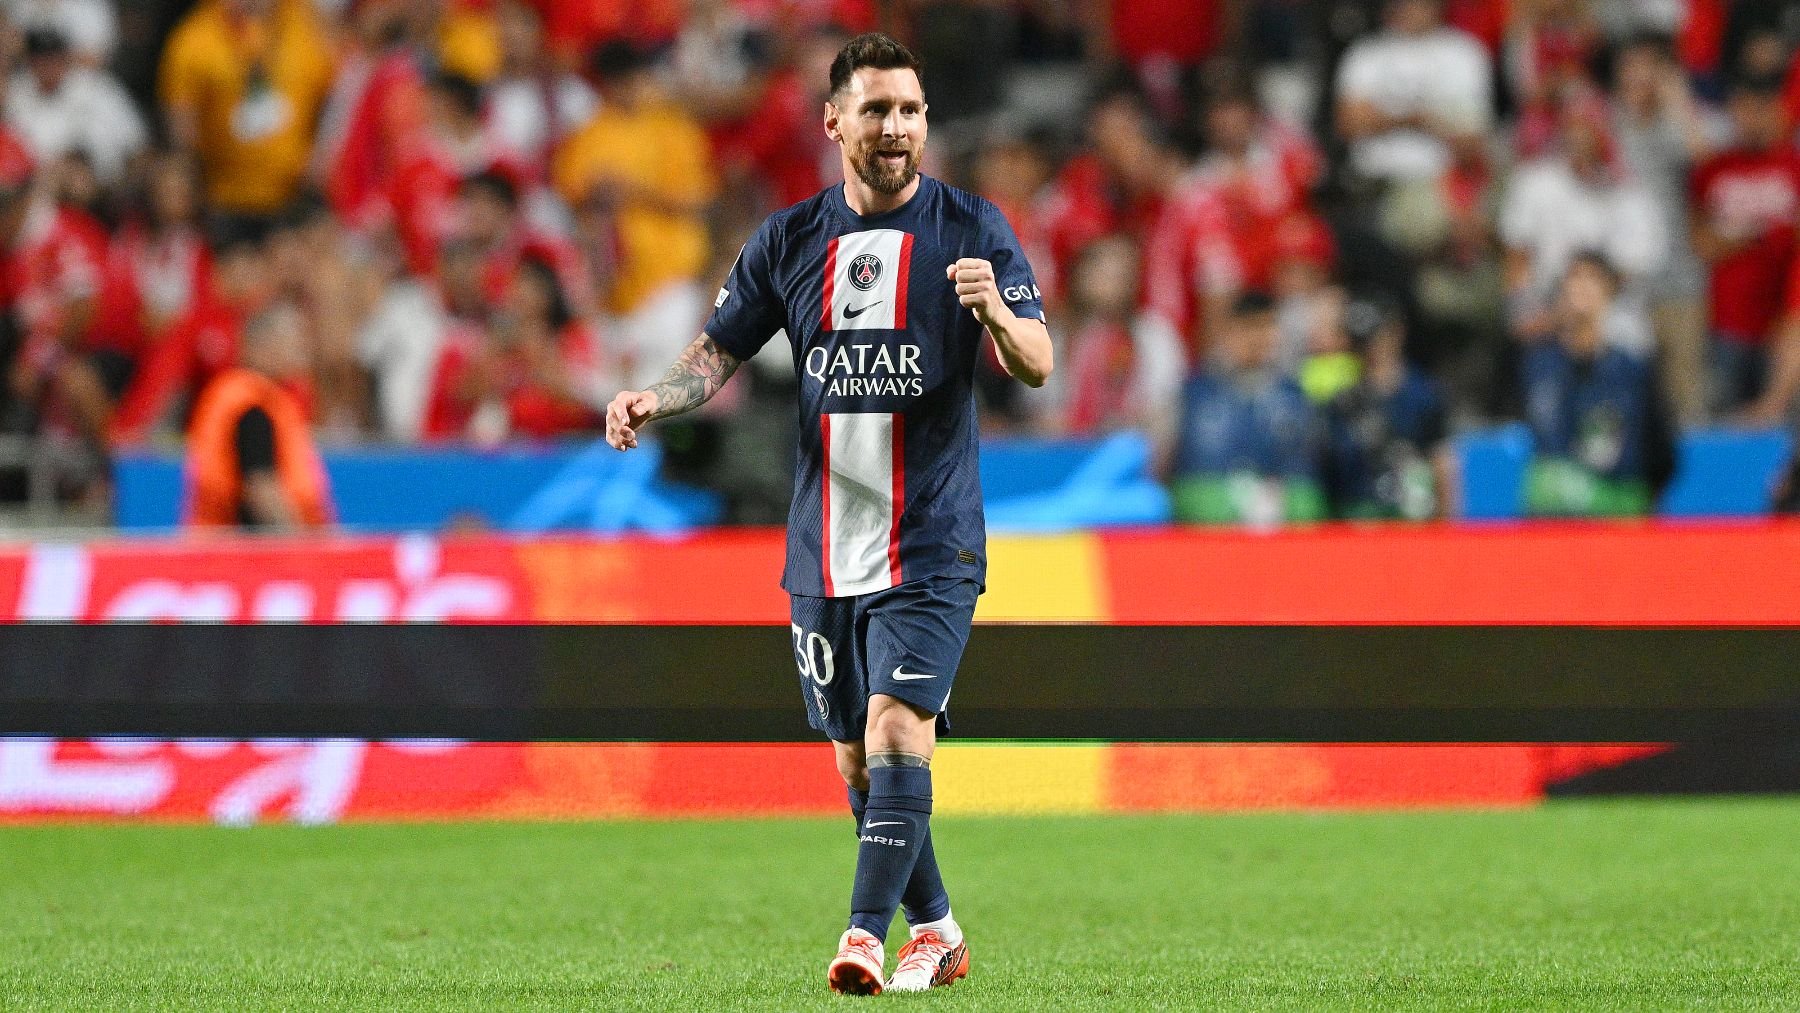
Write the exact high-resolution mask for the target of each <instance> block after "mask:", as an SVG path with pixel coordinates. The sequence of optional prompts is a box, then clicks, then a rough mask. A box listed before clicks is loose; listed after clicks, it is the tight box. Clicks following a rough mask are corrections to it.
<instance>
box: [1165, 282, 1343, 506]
mask: <svg viewBox="0 0 1800 1013" xmlns="http://www.w3.org/2000/svg"><path fill="white" fill-rule="evenodd" d="M1277 340H1278V335H1277V328H1276V320H1275V305H1274V303H1273V302H1272V301H1271V300H1270V299H1269V297H1268V296H1267V295H1266V294H1264V293H1261V292H1246V293H1244V294H1243V295H1240V296H1239V297H1238V299H1237V302H1236V303H1235V304H1233V306H1232V309H1231V312H1230V314H1229V316H1228V317H1227V318H1226V321H1225V323H1224V326H1223V327H1222V328H1221V331H1220V341H1219V355H1218V356H1217V358H1216V359H1215V360H1214V362H1213V364H1211V365H1209V367H1208V368H1206V369H1204V370H1202V371H1201V372H1200V373H1199V374H1197V375H1196V376H1195V377H1194V378H1193V379H1192V380H1190V381H1189V382H1188V384H1187V388H1186V390H1185V392H1184V404H1183V407H1182V415H1181V426H1180V429H1179V431H1178V432H1177V434H1176V447H1175V461H1174V476H1173V486H1172V490H1171V491H1172V493H1173V494H1174V500H1175V517H1176V518H1177V519H1178V520H1182V521H1187V522H1191V523H1200V524H1230V523H1243V524H1251V525H1256V526H1261V527H1268V526H1272V525H1277V524H1280V523H1283V522H1293V521H1310V520H1317V519H1319V518H1321V517H1323V516H1324V515H1325V502H1324V497H1323V494H1322V492H1321V490H1320V487H1319V481H1318V442H1319V432H1318V429H1319V422H1318V417H1317V413H1316V412H1315V410H1314V408H1313V406H1312V404H1311V403H1310V402H1309V401H1308V400H1307V398H1306V394H1305V393H1304V392H1303V391H1302V390H1301V388H1300V384H1299V382H1298V381H1296V380H1295V378H1294V377H1292V376H1290V375H1288V374H1285V373H1283V372H1281V371H1280V370H1279V369H1278V368H1277V367H1276V365H1275V351H1276V343H1277Z"/></svg>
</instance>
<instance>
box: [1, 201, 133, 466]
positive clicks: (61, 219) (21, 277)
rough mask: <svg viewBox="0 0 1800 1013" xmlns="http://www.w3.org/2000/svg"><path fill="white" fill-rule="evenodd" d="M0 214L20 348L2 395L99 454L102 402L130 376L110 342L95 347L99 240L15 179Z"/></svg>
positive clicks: (84, 221) (102, 251)
mask: <svg viewBox="0 0 1800 1013" xmlns="http://www.w3.org/2000/svg"><path fill="white" fill-rule="evenodd" d="M0 205H3V206H0V242H3V244H4V247H5V249H6V258H5V261H4V263H3V265H0V271H3V272H4V281H3V283H4V292H5V297H6V302H7V304H8V306H9V307H10V309H11V312H12V317H13V320H14V324H15V326H16V327H17V328H18V330H19V338H20V346H19V348H18V351H17V352H16V353H15V355H14V357H13V360H12V363H11V371H10V381H11V382H10V388H11V392H12V394H13V396H14V397H15V398H16V399H17V400H18V401H19V402H20V403H22V404H24V405H28V406H30V407H31V408H32V409H34V410H35V412H36V415H37V418H38V420H39V426H40V429H42V430H43V431H45V432H47V433H49V434H50V435H52V436H55V437H59V438H77V439H80V440H82V441H83V442H85V443H86V444H87V445H88V446H90V447H93V448H96V449H97V448H100V447H104V446H105V431H106V419H107V415H108V413H109V412H110V410H111V402H112V397H113V395H114V394H116V393H117V390H118V388H119V386H120V385H121V384H122V383H123V380H124V377H125V376H126V375H128V373H129V368H130V367H129V360H128V359H127V358H126V356H124V355H122V354H120V353H119V350H118V349H117V347H116V344H115V342H112V341H108V342H106V343H105V344H104V345H96V342H95V328H94V323H95V321H96V319H97V318H98V316H99V306H100V288H101V279H102V276H103V274H104V265H105V261H106V234H105V231H104V230H103V229H102V228H101V227H100V224H99V223H98V222H96V221H94V220H93V219H92V218H91V217H89V216H88V215H87V214H85V213H84V212H82V211H80V210H78V209H75V208H71V207H67V206H65V205H61V204H59V203H57V202H56V201H55V200H54V198H53V197H52V196H51V194H50V193H49V192H48V191H47V189H46V188H44V187H41V186H40V187H31V186H29V185H28V184H27V183H26V181H25V180H23V179H18V178H13V179H11V180H9V181H8V185H7V188H6V191H5V192H4V193H3V194H0Z"/></svg>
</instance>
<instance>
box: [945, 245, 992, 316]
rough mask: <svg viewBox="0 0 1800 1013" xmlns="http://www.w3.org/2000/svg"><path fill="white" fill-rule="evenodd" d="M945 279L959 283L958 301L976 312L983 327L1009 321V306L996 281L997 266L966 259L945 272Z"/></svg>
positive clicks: (969, 258)
mask: <svg viewBox="0 0 1800 1013" xmlns="http://www.w3.org/2000/svg"><path fill="white" fill-rule="evenodd" d="M944 277H945V278H947V279H949V280H950V281H953V282H955V283H956V299H957V301H958V302H960V303H962V304H963V305H964V306H967V307H968V308H969V309H971V310H973V311H974V312H975V319H977V320H979V321H981V324H982V326H983V327H991V326H993V325H994V324H996V323H997V322H999V321H1002V320H1004V319H1006V312H1005V311H1006V303H1005V302H1003V301H1002V300H1001V299H1000V286H999V285H998V284H997V283H996V282H995V281H994V265H993V264H991V263H989V262H988V261H985V260H981V259H979V258H976V257H964V258H962V259H961V260H959V261H957V262H956V263H954V264H951V265H950V266H949V267H946V268H945V269H944Z"/></svg>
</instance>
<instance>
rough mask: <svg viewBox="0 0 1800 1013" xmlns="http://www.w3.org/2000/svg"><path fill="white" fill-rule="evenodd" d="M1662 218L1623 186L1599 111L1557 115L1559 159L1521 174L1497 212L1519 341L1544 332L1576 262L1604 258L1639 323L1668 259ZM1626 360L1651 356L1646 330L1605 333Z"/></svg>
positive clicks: (1636, 186)
mask: <svg viewBox="0 0 1800 1013" xmlns="http://www.w3.org/2000/svg"><path fill="white" fill-rule="evenodd" d="M1665 220H1666V215H1665V213H1664V212H1663V210H1662V209H1661V208H1659V207H1657V205H1656V198H1655V197H1654V196H1653V195H1652V194H1651V192H1650V191H1649V190H1648V189H1647V188H1646V187H1645V186H1644V185H1643V184H1642V183H1640V182H1637V181H1635V180H1632V179H1630V178H1629V177H1627V176H1626V174H1625V172H1624V170H1623V167H1622V166H1621V165H1620V163H1619V158H1618V148H1617V145H1616V144H1615V143H1614V142H1613V139H1612V137H1611V134H1610V133H1609V131H1608V114H1607V109H1606V106H1605V104H1604V103H1603V102H1601V101H1599V100H1598V98H1597V97H1596V96H1594V95H1592V94H1589V93H1586V92H1581V93H1577V94H1575V95H1571V96H1570V97H1568V98H1566V99H1565V100H1564V101H1563V103H1562V107H1561V110H1560V112H1559V114H1558V144H1557V148H1556V153H1555V154H1553V155H1551V156H1549V157H1546V158H1542V159H1539V160H1538V161H1536V162H1533V163H1531V164H1529V165H1526V166H1524V167H1523V168H1521V169H1519V170H1518V172H1517V173H1516V174H1515V175H1514V177H1513V180H1512V184H1511V186H1510V187H1509V189H1508V192H1507V195H1506V201H1505V204H1504V205H1503V206H1502V207H1501V209H1500V222H1499V225H1500V238H1501V241H1502V242H1503V243H1504V244H1505V247H1506V287H1507V302H1508V307H1507V317H1508V321H1509V324H1510V325H1511V327H1512V328H1513V330H1514V332H1515V333H1516V334H1531V333H1534V332H1538V331H1542V330H1545V329H1546V328H1547V326H1548V317H1549V315H1550V313H1551V307H1552V306H1553V305H1554V303H1555V302H1556V300H1557V299H1558V298H1559V292H1560V288H1561V285H1562V279H1563V277H1564V275H1565V274H1567V272H1568V268H1569V264H1570V263H1572V262H1573V260H1574V258H1575V255H1576V254H1577V253H1580V252H1582V251H1584V250H1598V251H1601V252H1602V253H1603V254H1604V255H1605V257H1606V259H1607V261H1608V263H1610V264H1611V265H1612V267H1613V269H1614V270H1616V271H1618V272H1619V273H1620V276H1621V277H1622V278H1623V279H1624V285H1625V290H1624V295H1623V298H1624V300H1625V305H1627V306H1629V307H1631V308H1632V309H1634V310H1637V311H1638V312H1639V313H1640V314H1641V313H1642V311H1643V306H1644V298H1645V297H1644V282H1645V279H1647V278H1650V277H1652V276H1654V274H1655V273H1656V272H1657V271H1658V270H1660V269H1661V268H1662V265H1663V263H1664V261H1665V260H1666V259H1667V245H1668V238H1669V237H1667V236H1666V235H1665V234H1664V231H1663V229H1664V222H1665ZM1607 337H1608V339H1609V340H1615V341H1625V342H1628V343H1629V344H1628V347H1627V348H1626V350H1627V351H1629V352H1631V353H1633V354H1637V355H1647V354H1649V353H1650V351H1651V346H1652V343H1653V342H1652V338H1651V335H1650V331H1649V324H1648V322H1647V321H1642V320H1640V321H1639V326H1637V327H1635V328H1632V329H1630V330H1624V329H1620V330H1617V331H1613V332H1609V334H1608V335H1607Z"/></svg>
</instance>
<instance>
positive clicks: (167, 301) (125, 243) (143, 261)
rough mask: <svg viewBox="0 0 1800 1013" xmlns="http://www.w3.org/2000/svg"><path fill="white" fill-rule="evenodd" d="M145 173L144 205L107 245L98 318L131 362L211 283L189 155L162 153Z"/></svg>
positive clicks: (158, 339) (101, 329)
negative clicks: (128, 355) (130, 356)
mask: <svg viewBox="0 0 1800 1013" xmlns="http://www.w3.org/2000/svg"><path fill="white" fill-rule="evenodd" d="M147 176H148V178H147V180H146V184H145V188H144V194H143V199H142V206H141V207H140V208H138V209H137V210H136V212H135V213H133V214H132V215H131V216H130V217H129V219H128V220H127V221H126V222H125V224H124V225H123V226H122V227H121V228H120V229H119V230H118V231H117V232H115V233H114V234H113V236H112V238H111V241H110V243H109V245H108V248H107V254H106V270H105V274H104V278H103V282H102V288H101V299H100V307H99V314H100V319H99V320H98V322H97V323H96V325H95V326H96V329H97V330H98V331H99V332H100V333H102V334H104V335H106V336H107V337H108V338H109V339H110V341H111V343H114V344H116V345H117V346H119V347H122V348H124V349H127V350H129V351H130V352H131V355H132V358H133V360H134V366H135V365H136V364H140V363H141V361H142V356H143V355H145V354H148V352H149V351H150V350H151V349H153V348H154V347H155V346H156V345H158V344H159V343H161V341H162V340H163V339H164V338H165V337H167V336H168V334H169V332H170V329H171V328H173V327H174V326H175V324H176V323H177V322H179V321H180V320H181V319H182V318H184V317H186V316H187V315H188V313H189V312H190V311H192V310H193V308H194V307H195V305H196V304H198V303H199V302H200V301H201V300H203V299H205V298H207V297H208V295H209V291H210V288H211V286H212V255H211V252H210V251H209V250H208V249H207V245H206V239H205V236H204V234H203V233H202V231H201V228H200V195H199V181H198V180H197V179H196V178H195V176H194V170H193V163H192V162H191V160H189V159H188V158H187V157H185V156H183V155H177V154H161V155H158V156H156V157H155V158H154V159H153V160H152V161H151V163H150V165H149V167H148V172H147Z"/></svg>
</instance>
